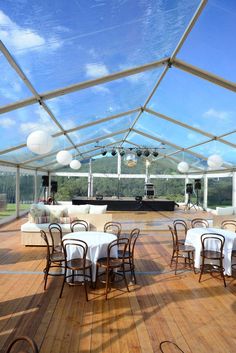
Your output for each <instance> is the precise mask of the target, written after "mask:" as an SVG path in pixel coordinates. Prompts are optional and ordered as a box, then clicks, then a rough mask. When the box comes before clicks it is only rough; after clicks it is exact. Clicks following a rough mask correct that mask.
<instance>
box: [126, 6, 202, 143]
mask: <svg viewBox="0 0 236 353" xmlns="http://www.w3.org/2000/svg"><path fill="white" fill-rule="evenodd" d="M206 3H207V0H202V1H201V3H200V5H199V7H198V9H197V10H196V11H195V14H194V15H193V17H192V19H191V21H190V23H189V25H188V27H187V28H186V30H185V32H184V34H183V36H182V37H181V39H180V41H179V43H178V44H177V46H176V48H175V50H174V51H173V53H172V55H171V57H170V61H169V62H168V64H167V65H166V66H165V68H164V70H163V71H162V73H161V76H160V77H159V79H158V81H157V83H156V85H155V86H154V88H153V89H152V91H151V93H150V94H149V96H148V97H147V99H146V101H145V103H144V105H143V109H145V108H146V107H147V105H148V103H149V102H150V100H151V99H152V97H153V95H154V94H155V92H156V91H157V89H158V87H159V85H160V83H161V82H162V80H163V78H164V77H165V75H166V73H167V71H168V69H169V68H170V67H171V65H170V62H171V61H172V60H173V59H174V58H175V56H176V54H177V53H178V51H179V50H180V49H181V47H182V45H183V44H184V42H185V40H186V39H187V36H188V35H189V33H190V31H191V29H192V28H193V26H194V24H195V23H196V21H197V19H198V17H199V16H200V14H201V12H202V11H203V9H204V7H205V5H206ZM141 115H142V111H141V112H140V113H139V114H138V116H137V117H136V119H135V120H134V122H133V124H132V126H131V127H130V129H131V130H132V128H133V127H134V126H135V125H136V123H137V122H138V120H139V118H140V116H141ZM131 130H130V131H131ZM129 134H130V132H128V134H127V135H126V136H125V138H124V140H125V139H126V138H127V137H128V136H129Z"/></svg>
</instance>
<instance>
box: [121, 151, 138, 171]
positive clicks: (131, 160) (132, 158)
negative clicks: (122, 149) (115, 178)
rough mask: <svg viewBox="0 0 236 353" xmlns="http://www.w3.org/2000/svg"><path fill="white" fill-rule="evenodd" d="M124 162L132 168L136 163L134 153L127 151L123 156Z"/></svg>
mask: <svg viewBox="0 0 236 353" xmlns="http://www.w3.org/2000/svg"><path fill="white" fill-rule="evenodd" d="M124 164H125V165H126V166H127V167H129V168H133V167H135V166H136V164H137V157H136V154H135V153H128V154H127V155H126V156H125V157H124Z"/></svg>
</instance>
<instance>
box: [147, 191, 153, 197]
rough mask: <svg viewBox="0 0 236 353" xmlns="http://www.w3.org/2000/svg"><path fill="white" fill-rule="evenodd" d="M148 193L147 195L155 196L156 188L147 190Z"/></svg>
mask: <svg viewBox="0 0 236 353" xmlns="http://www.w3.org/2000/svg"><path fill="white" fill-rule="evenodd" d="M146 195H147V196H154V190H147V191H146Z"/></svg>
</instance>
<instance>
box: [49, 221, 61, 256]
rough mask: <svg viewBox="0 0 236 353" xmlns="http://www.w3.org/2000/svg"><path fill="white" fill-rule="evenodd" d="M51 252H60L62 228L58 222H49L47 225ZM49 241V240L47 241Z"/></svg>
mask: <svg viewBox="0 0 236 353" xmlns="http://www.w3.org/2000/svg"><path fill="white" fill-rule="evenodd" d="M48 231H49V235H50V240H51V244H52V251H53V252H62V228H61V226H60V224H58V223H50V224H49V226H48ZM49 243H50V242H49Z"/></svg>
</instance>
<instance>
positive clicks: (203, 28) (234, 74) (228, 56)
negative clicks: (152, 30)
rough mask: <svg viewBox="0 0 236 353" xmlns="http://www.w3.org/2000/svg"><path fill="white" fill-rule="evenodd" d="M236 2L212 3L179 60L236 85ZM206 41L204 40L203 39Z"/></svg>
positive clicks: (182, 50) (191, 34) (206, 8)
mask: <svg viewBox="0 0 236 353" xmlns="http://www.w3.org/2000/svg"><path fill="white" fill-rule="evenodd" d="M235 32H236V2H235V1H234V0H228V1H222V0H208V2H207V5H206V7H205V9H204V11H203V13H202V15H201V16H200V18H199V19H198V21H197V23H196V25H195V26H194V28H193V29H192V31H191V33H190V35H189V36H188V38H187V40H186V42H185V43H184V45H183V47H182V49H181V51H180V53H179V54H178V57H179V58H180V59H182V60H184V61H186V62H189V63H190V64H192V65H195V66H198V67H200V68H202V69H203V70H207V71H209V72H212V73H214V74H216V75H218V76H221V77H223V78H225V79H228V80H230V81H233V82H235V81H236V70H235V64H234V60H232V58H234V57H235V55H236V47H235V45H234V44H233V43H234V33H235ZM203 38H204V40H202V39H203Z"/></svg>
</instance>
